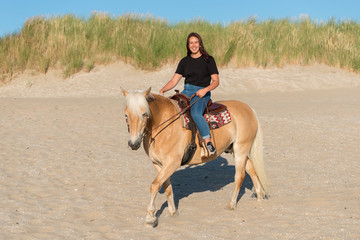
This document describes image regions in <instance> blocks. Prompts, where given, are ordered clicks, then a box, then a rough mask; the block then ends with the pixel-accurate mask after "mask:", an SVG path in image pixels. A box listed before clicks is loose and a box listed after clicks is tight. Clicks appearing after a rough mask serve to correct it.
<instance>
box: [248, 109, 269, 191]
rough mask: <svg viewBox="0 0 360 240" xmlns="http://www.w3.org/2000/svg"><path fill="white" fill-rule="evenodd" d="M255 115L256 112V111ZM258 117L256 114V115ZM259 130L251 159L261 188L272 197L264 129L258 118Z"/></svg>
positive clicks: (252, 148)
mask: <svg viewBox="0 0 360 240" xmlns="http://www.w3.org/2000/svg"><path fill="white" fill-rule="evenodd" d="M254 113H255V111H254ZM255 116H256V113H255ZM256 119H257V125H258V129H257V132H256V136H255V139H254V142H253V144H252V146H251V149H250V154H249V155H250V159H251V162H252V164H253V165H254V168H255V172H256V174H257V175H258V178H259V180H260V183H261V186H262V187H263V189H264V191H265V196H266V197H270V183H269V181H268V179H267V177H266V172H265V166H264V154H263V134H262V128H261V126H260V122H259V119H258V118H257V116H256Z"/></svg>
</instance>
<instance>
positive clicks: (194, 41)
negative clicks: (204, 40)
mask: <svg viewBox="0 0 360 240" xmlns="http://www.w3.org/2000/svg"><path fill="white" fill-rule="evenodd" d="M189 48H190V51H191V53H192V54H197V53H198V52H199V50H200V44H199V39H198V38H197V37H190V38H189Z"/></svg>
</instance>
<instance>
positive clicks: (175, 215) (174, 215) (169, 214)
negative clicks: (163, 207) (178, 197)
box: [168, 211, 179, 217]
mask: <svg viewBox="0 0 360 240" xmlns="http://www.w3.org/2000/svg"><path fill="white" fill-rule="evenodd" d="M168 216H170V217H177V216H179V212H178V211H175V212H170V211H169V212H168Z"/></svg>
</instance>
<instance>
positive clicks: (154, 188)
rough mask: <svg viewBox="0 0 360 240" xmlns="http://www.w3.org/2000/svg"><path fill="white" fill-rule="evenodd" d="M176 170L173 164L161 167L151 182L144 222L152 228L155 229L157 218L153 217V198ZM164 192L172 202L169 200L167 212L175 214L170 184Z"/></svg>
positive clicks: (176, 165) (176, 166)
mask: <svg viewBox="0 0 360 240" xmlns="http://www.w3.org/2000/svg"><path fill="white" fill-rule="evenodd" d="M177 168H178V164H174V163H172V164H168V165H163V167H162V168H161V169H160V171H159V173H158V175H157V176H156V178H155V180H154V181H153V182H152V184H151V186H150V195H151V196H150V202H149V205H148V208H147V214H146V218H145V222H146V223H147V224H149V225H152V226H153V227H155V226H156V225H157V218H156V216H155V204H154V201H155V197H156V195H157V193H158V192H159V190H160V187H161V185H163V184H164V183H165V181H167V180H168V181H169V183H170V179H169V178H170V176H171V175H172V174H173V173H174V172H175V170H176V169H177ZM165 185H166V184H165ZM169 187H170V188H169ZM166 190H167V191H168V192H167V196H168V200H169V197H171V198H172V200H170V202H169V211H175V212H174V213H176V209H175V204H174V200H173V197H172V188H171V184H168V186H167V188H166V189H165V191H166ZM169 191H171V193H170V194H169V195H168V193H169ZM170 205H173V206H170ZM170 209H171V210H170Z"/></svg>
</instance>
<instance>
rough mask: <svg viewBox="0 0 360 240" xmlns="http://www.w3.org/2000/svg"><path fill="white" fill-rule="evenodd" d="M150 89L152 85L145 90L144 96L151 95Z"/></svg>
mask: <svg viewBox="0 0 360 240" xmlns="http://www.w3.org/2000/svg"><path fill="white" fill-rule="evenodd" d="M150 91H151V87H149V88H148V90H146V91H145V92H144V97H147V96H148V95H149V93H150Z"/></svg>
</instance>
